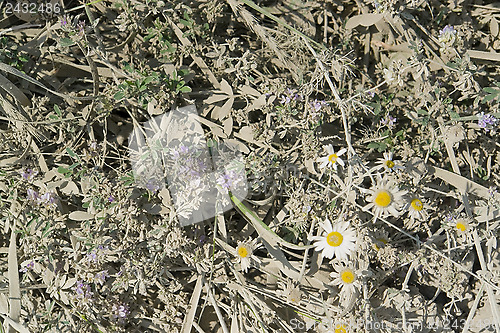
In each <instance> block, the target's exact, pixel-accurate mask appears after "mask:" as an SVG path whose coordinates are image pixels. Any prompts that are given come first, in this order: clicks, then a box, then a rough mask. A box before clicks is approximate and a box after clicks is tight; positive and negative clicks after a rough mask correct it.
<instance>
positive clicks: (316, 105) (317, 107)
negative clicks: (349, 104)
mask: <svg viewBox="0 0 500 333" xmlns="http://www.w3.org/2000/svg"><path fill="white" fill-rule="evenodd" d="M326 105H328V104H327V103H326V102H325V101H318V100H317V99H315V100H314V101H311V102H309V106H310V108H311V111H312V112H319V111H321V109H322V108H324V107H325V106H326Z"/></svg>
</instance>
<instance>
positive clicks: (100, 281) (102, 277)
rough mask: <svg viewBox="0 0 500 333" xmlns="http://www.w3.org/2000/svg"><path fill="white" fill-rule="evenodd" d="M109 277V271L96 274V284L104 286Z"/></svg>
mask: <svg viewBox="0 0 500 333" xmlns="http://www.w3.org/2000/svg"><path fill="white" fill-rule="evenodd" d="M108 277H109V274H108V270H104V271H100V272H98V273H96V274H95V276H94V282H95V283H96V284H99V285H101V286H102V285H104V283H105V282H106V279H107V278H108Z"/></svg>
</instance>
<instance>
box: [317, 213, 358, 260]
mask: <svg viewBox="0 0 500 333" xmlns="http://www.w3.org/2000/svg"><path fill="white" fill-rule="evenodd" d="M320 225H321V227H322V228H323V230H324V231H326V234H324V235H322V236H313V237H312V238H311V240H314V241H316V242H315V243H314V246H315V247H316V251H322V252H321V255H322V256H323V257H324V258H328V259H332V258H333V256H335V257H336V258H338V259H347V257H348V256H349V255H350V254H351V253H352V252H353V251H354V249H355V247H356V240H357V239H356V232H355V231H354V230H352V229H351V228H349V223H348V222H337V223H335V225H333V226H332V224H331V222H330V220H328V219H326V220H325V222H324V223H322V224H320Z"/></svg>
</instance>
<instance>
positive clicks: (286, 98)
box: [280, 88, 302, 106]
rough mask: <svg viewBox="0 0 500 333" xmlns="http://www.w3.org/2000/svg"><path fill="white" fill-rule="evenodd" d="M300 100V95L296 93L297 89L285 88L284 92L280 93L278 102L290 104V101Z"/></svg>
mask: <svg viewBox="0 0 500 333" xmlns="http://www.w3.org/2000/svg"><path fill="white" fill-rule="evenodd" d="M300 100H302V95H300V94H298V93H297V90H295V89H290V88H286V90H285V93H284V94H283V95H281V100H280V103H281V105H283V106H285V105H288V104H290V102H291V101H300Z"/></svg>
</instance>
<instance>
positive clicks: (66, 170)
mask: <svg viewBox="0 0 500 333" xmlns="http://www.w3.org/2000/svg"><path fill="white" fill-rule="evenodd" d="M57 172H59V173H62V174H63V175H65V174H67V173H69V172H71V170H69V169H66V168H65V167H62V166H60V167H59V168H57Z"/></svg>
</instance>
